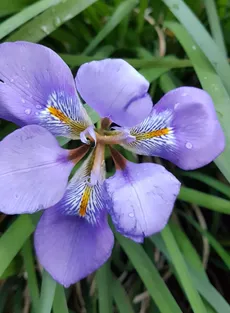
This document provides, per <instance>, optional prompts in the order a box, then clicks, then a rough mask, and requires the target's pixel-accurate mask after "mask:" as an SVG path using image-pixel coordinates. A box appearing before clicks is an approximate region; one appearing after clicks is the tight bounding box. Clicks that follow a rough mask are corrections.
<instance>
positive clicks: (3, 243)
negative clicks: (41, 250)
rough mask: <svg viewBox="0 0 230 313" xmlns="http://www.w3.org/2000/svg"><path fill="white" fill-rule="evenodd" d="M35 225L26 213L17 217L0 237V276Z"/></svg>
mask: <svg viewBox="0 0 230 313" xmlns="http://www.w3.org/2000/svg"><path fill="white" fill-rule="evenodd" d="M34 228H35V225H34V224H33V222H32V220H31V219H30V217H29V216H28V215H21V216H20V217H18V218H17V219H16V220H15V221H14V222H13V223H12V224H11V226H10V227H9V228H8V229H7V231H6V232H5V233H4V234H3V235H2V236H1V238H0V255H1V258H0V276H1V275H2V274H3V273H4V271H5V270H6V268H7V267H8V266H9V264H10V262H11V261H12V260H13V258H14V257H15V255H16V254H17V253H18V252H19V250H21V248H22V246H23V244H24V243H25V241H26V240H27V239H28V238H29V236H30V235H31V234H32V232H33V231H34Z"/></svg>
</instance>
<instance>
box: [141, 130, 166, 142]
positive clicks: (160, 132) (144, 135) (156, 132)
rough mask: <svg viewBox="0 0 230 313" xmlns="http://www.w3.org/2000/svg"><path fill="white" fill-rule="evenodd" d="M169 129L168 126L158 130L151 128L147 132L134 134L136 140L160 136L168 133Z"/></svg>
mask: <svg viewBox="0 0 230 313" xmlns="http://www.w3.org/2000/svg"><path fill="white" fill-rule="evenodd" d="M169 132H170V129H169V128H162V129H158V130H153V131H151V132H148V133H142V134H137V135H136V140H144V139H151V138H154V137H161V136H165V135H167V134H169Z"/></svg>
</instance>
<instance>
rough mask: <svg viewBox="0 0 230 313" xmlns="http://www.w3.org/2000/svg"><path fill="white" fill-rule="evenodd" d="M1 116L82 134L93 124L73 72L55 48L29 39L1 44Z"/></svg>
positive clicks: (65, 133) (59, 133)
mask: <svg viewBox="0 0 230 313" xmlns="http://www.w3.org/2000/svg"><path fill="white" fill-rule="evenodd" d="M0 102H1V106H0V117H1V118H4V119H6V120H9V121H12V122H13V123H16V124H18V125H20V126H24V125H27V124H39V125H41V126H43V127H45V128H47V129H48V130H49V131H50V132H51V133H53V134H54V135H57V136H66V137H71V138H72V137H73V138H75V137H78V136H79V134H80V132H81V131H82V130H84V129H85V128H86V126H87V125H89V124H90V121H89V119H88V117H87V115H86V112H85V111H84V109H83V108H82V105H81V103H80V100H79V98H78V96H77V92H76V87H75V82H74V79H73V76H72V73H71V71H70V69H69V68H68V66H67V65H66V64H65V63H64V62H63V61H62V59H61V58H60V57H59V56H58V55H57V54H56V53H55V52H54V51H52V50H51V49H49V48H47V47H44V46H42V45H38V44H33V43H29V42H15V43H10V42H9V43H3V44H0Z"/></svg>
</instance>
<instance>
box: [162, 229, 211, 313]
mask: <svg viewBox="0 0 230 313" xmlns="http://www.w3.org/2000/svg"><path fill="white" fill-rule="evenodd" d="M161 235H162V238H163V240H164V243H165V245H166V247H167V250H168V253H169V254H170V257H171V261H172V264H173V265H174V268H175V270H176V272H177V275H178V277H179V279H180V282H181V285H182V287H183V289H184V291H185V294H186V296H187V298H188V300H189V302H190V305H191V307H192V309H193V311H194V313H200V312H202V313H205V312H206V309H205V306H204V304H203V302H202V300H201V298H200V296H199V294H198V293H197V291H196V289H195V288H194V285H193V281H192V279H191V276H190V274H189V272H188V269H187V266H186V263H185V261H184V258H183V256H182V254H181V252H180V250H179V247H178V245H177V243H176V240H175V238H174V236H173V234H172V232H171V229H170V227H169V225H167V226H166V227H165V228H164V229H163V231H162V232H161Z"/></svg>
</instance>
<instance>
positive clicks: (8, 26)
mask: <svg viewBox="0 0 230 313" xmlns="http://www.w3.org/2000/svg"><path fill="white" fill-rule="evenodd" d="M60 1H61V0H52V1H50V0H41V1H38V2H35V3H34V4H32V5H30V6H29V7H27V8H25V9H24V10H22V11H21V12H19V13H17V14H15V15H13V16H12V17H10V18H8V19H7V20H5V21H4V22H2V23H1V25H0V39H2V38H3V37H5V36H7V35H9V34H10V33H11V32H12V31H14V30H15V29H17V28H18V27H19V26H21V25H23V24H24V23H26V22H27V21H29V20H30V19H32V18H33V17H35V16H36V15H38V14H40V13H42V12H43V11H45V10H47V9H48V8H50V7H52V6H53V5H55V4H57V3H59V2H60Z"/></svg>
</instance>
